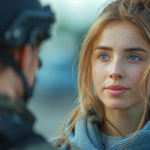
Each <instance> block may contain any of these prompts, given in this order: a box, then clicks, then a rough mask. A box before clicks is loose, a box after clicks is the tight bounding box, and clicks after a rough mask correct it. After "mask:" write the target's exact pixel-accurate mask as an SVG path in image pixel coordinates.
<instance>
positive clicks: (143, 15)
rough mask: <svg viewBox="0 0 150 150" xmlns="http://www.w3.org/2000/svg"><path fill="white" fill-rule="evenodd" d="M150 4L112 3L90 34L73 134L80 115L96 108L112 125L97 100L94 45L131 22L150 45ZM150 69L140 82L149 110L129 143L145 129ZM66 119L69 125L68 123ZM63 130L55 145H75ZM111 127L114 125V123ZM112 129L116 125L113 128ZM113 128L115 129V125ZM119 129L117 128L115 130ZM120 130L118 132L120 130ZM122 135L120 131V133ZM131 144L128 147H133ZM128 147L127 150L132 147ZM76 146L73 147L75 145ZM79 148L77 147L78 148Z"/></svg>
mask: <svg viewBox="0 0 150 150" xmlns="http://www.w3.org/2000/svg"><path fill="white" fill-rule="evenodd" d="M149 7H150V0H116V1H114V2H112V3H110V4H109V5H108V6H107V7H106V8H105V9H104V10H103V11H102V13H101V14H100V16H99V18H98V20H97V21H96V22H95V23H94V24H93V26H92V27H91V29H90V30H89V32H88V33H87V35H86V37H85V39H84V41H83V44H82V48H81V52H80V55H79V69H78V102H79V103H80V105H79V106H78V107H76V108H75V109H74V110H73V111H72V112H71V114H69V116H68V117H67V119H68V118H69V117H71V125H70V127H69V130H70V131H72V130H74V127H75V124H76V122H77V120H78V118H79V116H80V115H82V116H83V117H85V112H86V109H87V108H88V107H89V106H91V105H94V106H95V108H96V109H97V110H98V111H99V112H100V113H101V115H102V117H103V118H104V122H105V125H106V123H110V122H109V121H108V120H107V118H106V117H105V113H104V111H103V110H102V108H101V107H100V105H99V102H98V101H97V96H96V94H95V93H94V90H93V82H92V65H91V56H92V53H93V44H94V41H95V39H96V38H97V36H98V35H99V34H100V33H101V32H102V31H103V30H104V29H105V26H106V25H107V24H109V23H111V22H114V21H124V20H125V21H129V22H131V23H133V24H135V25H136V26H137V27H138V28H139V29H140V31H141V34H142V35H143V37H144V38H145V40H146V41H147V42H148V43H149V42H150V10H149ZM149 70H150V65H149V66H148V68H147V69H146V71H145V73H144V74H143V77H142V80H141V82H140V91H141V94H142V95H143V96H144V97H145V106H144V107H145V108H144V113H143V117H142V119H141V122H140V124H139V126H138V128H137V130H136V132H135V134H134V135H133V137H132V138H131V140H130V141H129V143H130V142H131V141H132V139H133V138H134V136H135V135H136V133H137V132H138V131H139V130H140V129H141V128H142V126H143V123H144V120H145V116H146V112H147V108H148V107H147V82H148V75H149ZM67 119H66V121H67ZM66 121H65V123H64V128H63V132H62V134H63V137H62V138H61V139H60V140H57V141H56V142H55V144H56V145H57V146H60V145H61V144H62V143H63V142H64V141H67V142H68V143H69V144H70V145H72V144H71V143H70V142H69V141H68V139H67V136H66V131H65V124H66ZM110 124H111V123H110ZM111 125H112V124H111ZM112 126H113V125H112ZM114 128H115V127H114ZM116 130H117V129H116ZM118 132H119V131H118ZM129 143H128V144H129ZM128 144H127V145H126V147H127V146H128ZM72 146H73V145H72ZM74 147H75V146H74Z"/></svg>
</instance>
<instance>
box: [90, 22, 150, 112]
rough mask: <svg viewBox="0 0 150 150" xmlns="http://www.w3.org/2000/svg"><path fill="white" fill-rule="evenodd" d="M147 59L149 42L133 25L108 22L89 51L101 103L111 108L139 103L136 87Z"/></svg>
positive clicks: (123, 107) (141, 99)
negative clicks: (90, 51) (91, 52)
mask: <svg viewBox="0 0 150 150" xmlns="http://www.w3.org/2000/svg"><path fill="white" fill-rule="evenodd" d="M149 63H150V46H149V44H148V43H147V42H146V41H145V39H144V37H143V36H142V34H141V33H140V30H139V29H138V28H137V26H136V25H134V24H131V23H130V22H127V21H124V22H121V23H118V22H113V23H111V24H108V25H107V26H106V27H105V29H104V31H103V32H102V33H101V34H100V35H99V36H98V38H97V39H96V41H95V43H94V50H93V55H92V77H93V82H94V87H95V90H96V93H97V95H98V97H99V98H100V100H101V101H102V102H103V103H104V105H105V106H106V107H108V108H110V109H114V110H123V109H128V108H133V107H134V108H136V107H137V108H139V106H143V105H142V103H143V102H144V100H143V97H142V96H141V94H140V92H139V88H138V87H139V83H140V80H141V78H142V75H143V73H144V71H145V69H146V68H147V67H148V65H149ZM148 85H150V82H149V84H148ZM148 91H150V90H148Z"/></svg>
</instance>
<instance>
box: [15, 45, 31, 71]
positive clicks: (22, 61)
mask: <svg viewBox="0 0 150 150" xmlns="http://www.w3.org/2000/svg"><path fill="white" fill-rule="evenodd" d="M31 51H32V47H31V45H29V44H26V45H24V46H22V47H21V48H19V49H17V51H16V53H15V56H14V57H15V60H16V62H17V63H18V65H19V67H20V69H21V70H22V71H23V72H24V71H26V70H27V68H28V67H29V65H30V61H31Z"/></svg>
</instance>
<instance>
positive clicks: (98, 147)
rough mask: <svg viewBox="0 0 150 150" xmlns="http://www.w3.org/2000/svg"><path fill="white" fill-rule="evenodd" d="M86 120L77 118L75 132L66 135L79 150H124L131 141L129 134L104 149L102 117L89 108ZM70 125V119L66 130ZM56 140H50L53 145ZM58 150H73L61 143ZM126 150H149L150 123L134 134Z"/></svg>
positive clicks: (66, 144) (73, 149)
mask: <svg viewBox="0 0 150 150" xmlns="http://www.w3.org/2000/svg"><path fill="white" fill-rule="evenodd" d="M87 115H88V116H87V119H85V118H83V117H82V115H81V116H80V117H79V119H78V121H77V123H76V126H75V131H72V132H70V133H69V134H67V133H66V134H67V138H68V140H69V141H70V143H72V144H73V145H75V146H76V147H78V148H79V149H81V150H104V149H105V150H124V148H125V146H126V145H127V143H128V142H129V140H130V139H131V137H132V135H133V134H129V135H127V136H126V137H124V138H122V139H119V140H118V141H117V142H115V143H114V144H112V145H110V146H109V147H107V148H106V147H104V145H103V144H102V141H101V135H100V130H101V125H102V117H101V115H100V113H99V112H98V111H97V110H93V109H91V108H89V109H88V111H87ZM69 125H70V119H68V121H67V123H66V127H65V128H66V129H67V128H68V127H69ZM55 140H57V139H52V140H50V142H51V143H53V142H54V141H55ZM57 149H58V150H75V148H74V147H72V146H70V145H69V144H68V143H67V142H65V143H63V144H62V145H61V147H57ZM126 149H127V150H150V121H148V122H147V124H146V125H145V126H144V127H143V128H142V129H141V130H140V131H139V132H138V133H137V134H136V136H135V137H134V138H133V140H132V141H131V143H130V144H129V145H128V147H127V148H126Z"/></svg>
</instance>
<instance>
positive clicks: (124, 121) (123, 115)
mask: <svg viewBox="0 0 150 150" xmlns="http://www.w3.org/2000/svg"><path fill="white" fill-rule="evenodd" d="M143 112H144V100H141V101H140V102H139V103H138V104H137V106H132V108H128V109H126V110H112V109H109V108H107V107H106V106H105V115H106V118H107V119H108V120H109V122H110V123H111V124H112V125H113V126H114V127H115V128H116V129H117V130H118V131H117V130H116V129H115V128H114V127H112V125H110V124H109V123H108V122H107V123H106V126H105V134H107V135H109V136H114V137H121V136H123V137H124V136H126V135H128V134H130V133H133V132H135V131H136V130H137V128H138V126H139V124H140V122H141V119H142V116H143ZM119 132H120V133H119Z"/></svg>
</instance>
